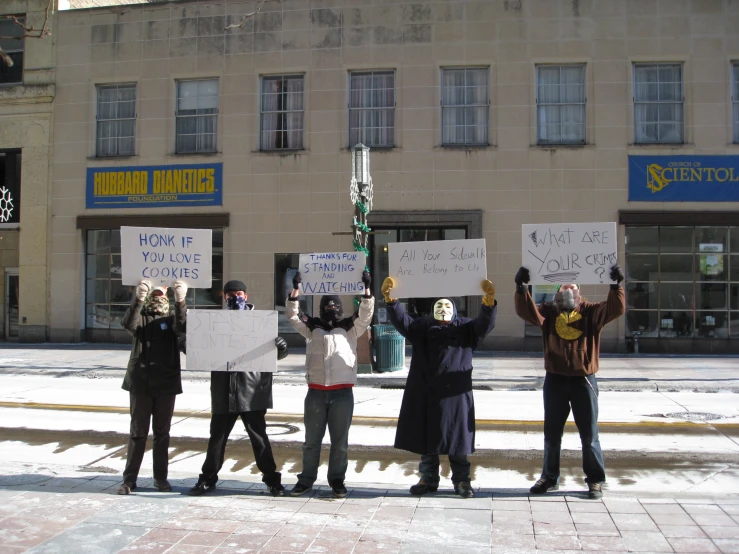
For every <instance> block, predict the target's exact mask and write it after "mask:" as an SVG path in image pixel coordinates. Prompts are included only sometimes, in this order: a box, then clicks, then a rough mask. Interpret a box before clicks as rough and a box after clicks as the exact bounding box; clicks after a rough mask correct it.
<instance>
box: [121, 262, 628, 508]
mask: <svg viewBox="0 0 739 554" xmlns="http://www.w3.org/2000/svg"><path fill="white" fill-rule="evenodd" d="M610 278H611V280H612V281H614V282H615V284H613V285H611V286H610V290H609V293H608V298H607V299H606V300H605V301H604V302H598V303H592V302H589V301H588V300H586V299H585V298H583V297H582V296H581V295H580V288H579V286H578V285H577V284H564V285H560V286H559V287H558V289H557V293H556V295H555V297H554V301H553V302H550V303H544V304H541V305H537V304H536V303H535V302H534V300H533V298H532V296H531V294H530V292H529V287H528V285H527V283H528V282H529V280H530V276H529V271H528V270H527V269H526V268H525V267H522V268H520V269H519V270H518V273H517V274H516V277H515V279H514V280H515V283H516V292H515V296H514V302H515V308H516V313H517V314H518V315H519V317H521V318H522V319H524V320H525V321H527V322H529V323H531V324H533V325H536V326H538V327H540V328H541V330H542V340H543V349H544V367H545V369H546V377H545V379H544V391H543V394H544V464H543V470H542V474H541V478H540V479H539V480H538V481H537V482H536V483H535V484H534V486H533V487H531V491H530V492H531V493H532V494H543V493H546V492H547V491H550V490H556V489H557V488H558V485H559V477H560V465H559V461H560V449H561V441H562V435H563V432H564V427H565V422H566V420H567V418H568V416H569V413H570V410H571V411H572V413H573V416H574V419H575V424H576V425H577V428H578V431H579V434H580V439H581V442H582V457H583V470H584V472H585V476H586V479H585V480H586V482H587V484H588V495H589V497H590V498H600V497H601V496H602V485H603V483H604V482H605V479H606V477H605V466H604V461H603V452H602V449H601V446H600V441H599V438H598V385H597V382H596V378H595V373H597V371H598V360H599V351H600V334H601V331H602V329H603V327H605V325H606V324H607V323H609V322H610V321H613V320H614V319H616V318H618V317H619V316H620V315H622V314H623V313H624V311H625V295H624V290H623V288H622V287H621V286H620V285H621V282H622V281H623V279H624V274H623V271H622V270H621V268H620V267H619V266H618V265H614V266H613V267H611V270H610ZM362 281H363V284H364V290H365V293H364V295H363V296H362V297H361V300H360V303H359V309H358V311H357V312H355V313H353V314H352V315H351V316H348V317H344V313H343V306H342V302H341V299H340V298H339V297H338V296H323V297H322V298H321V300H320V309H319V317H308V316H307V315H305V314H303V313H302V312H301V311H300V307H299V296H300V283H301V276H300V273H297V274H296V275H295V276H294V278H293V291H292V293H291V295H290V296H289V297H288V298H287V300H286V303H285V307H286V314H287V317H288V319H289V321H290V323H291V324H292V326H293V327H294V329H295V330H296V331H297V332H298V333H300V334H301V335H302V336H303V337H304V338H305V341H306V359H305V367H306V381H307V383H308V393H307V395H306V397H305V404H304V424H305V441H304V443H303V465H302V471H301V472H300V474H298V482H297V484H296V485H295V486H294V487H293V488H292V490H291V491H290V492H289V494H290V495H291V496H299V495H302V494H305V493H307V492H309V491H311V490H312V488H313V484H314V483H315V481H316V479H317V475H318V467H319V464H320V454H321V443H322V441H323V437H324V436H325V434H326V428H328V431H329V436H330V439H331V449H330V454H329V463H328V475H327V478H328V484H329V486H330V487H331V489H332V491H333V494H334V495H335V496H336V497H340V498H341V497H344V496H346V494H347V490H346V486H345V484H344V480H345V476H346V471H347V466H348V448H349V428H350V425H351V420H352V415H353V412H354V396H353V392H352V388H353V387H354V385H356V381H357V341H358V339H359V337H361V336H362V335H363V334H364V333H365V332H366V331H367V328H368V327H369V325H370V323H371V322H372V316H373V312H374V298H373V296H372V293H371V282H372V280H371V276H370V274H369V272H367V271H365V272H364V273H363V275H362ZM395 285H396V282H395V281H394V279H393V278H391V277H388V278H386V279H385V281H384V282H383V284H382V287H381V291H382V294H383V296H384V299H385V302H386V303H387V307H388V315H389V319H390V321H391V323H392V324H393V326H394V327H395V328H396V329H397V330H398V332H399V333H400V334H401V335H403V336H404V337H405V338H406V340H408V342H409V343H410V344H411V346H412V356H411V364H410V369H409V372H408V378H407V381H406V386H405V392H404V394H403V400H402V404H401V408H400V415H399V417H398V427H397V432H396V437H395V448H398V449H402V450H407V451H409V452H413V453H415V454H418V455H420V457H421V460H420V464H419V473H420V476H421V477H420V480H419V481H418V483H417V484H415V485H413V486H412V487H411V488H410V493H411V494H413V495H422V494H426V493H430V492H434V491H436V490H437V489H438V487H439V480H440V479H439V464H440V458H439V456H440V455H447V456H448V457H449V463H450V466H451V470H452V483H453V484H454V491H455V492H456V493H457V494H458V495H460V496H461V497H463V498H470V497H472V496H474V489H473V487H472V485H471V482H470V462H469V460H468V456H469V455H470V454H472V453H473V452H474V451H475V405H474V396H473V394H472V370H473V367H472V353H473V352H474V351H475V350H476V349H477V347H478V346H479V344H480V342H481V341H482V339H483V338H485V336H486V335H487V334H488V333H490V331H492V330H493V328H494V326H495V318H496V314H497V301H496V300H495V287H494V285H493V283H492V282H490V281H488V280H485V281H482V283H481V288H482V293H483V295H482V306H481V308H480V310H479V315H478V316H477V317H476V318H474V319H472V318H466V317H461V316H459V315H458V314H457V308H456V306H455V304H454V302H453V301H452V300H450V299H449V298H440V299H439V300H437V301H436V303H435V304H434V305H433V309H432V313H431V315H429V316H422V317H416V318H414V317H412V316H411V315H409V314H408V313H406V311H405V309H404V307H403V304H402V303H400V302H399V301H398V299H396V298H393V297H392V296H391V295H392V290H393V288H394V287H395ZM173 293H174V300H175V302H174V314H171V313H170V309H169V300H168V298H167V288H166V287H153V286H152V285H151V283H150V282H148V281H141V283H140V284H139V285H138V287H137V289H136V293H135V295H134V298H133V299H132V302H131V306H130V307H129V309H128V310H127V312H126V314H125V316H124V318H123V326H124V328H125V329H126V330H128V331H129V332H130V333H131V334H132V335H133V343H132V348H131V357H130V361H129V364H128V370H127V372H126V377H125V379H124V382H123V389H125V390H127V391H129V393H130V410H131V432H130V438H129V443H128V455H127V461H126V467H125V470H124V472H123V484H122V485H121V486H120V488H119V490H118V493H119V494H129V493H130V492H131V491H133V490H135V489H136V480H137V477H138V473H139V469H140V467H141V462H142V460H143V456H144V452H145V449H146V439H147V436H148V434H149V427H150V423H151V425H152V427H153V435H154V440H153V449H152V454H153V459H154V460H153V461H154V464H153V477H154V486H155V487H156V488H157V489H158V490H160V491H163V492H166V491H171V490H172V487H171V485H170V484H169V482H168V481H167V471H168V447H169V430H170V425H171V421H172V416H173V413H174V405H175V397H176V395H177V394H180V393H181V392H182V383H181V371H180V370H181V366H180V350H182V341H181V338H182V337H183V336H184V335H185V333H186V326H187V306H186V303H185V296H186V293H187V285H186V284H185V283H183V282H181V281H178V282H176V283H175V285H174V287H173ZM223 294H224V308H225V309H230V310H253V309H254V306H253V305H252V304H249V303H247V292H246V285H244V283H242V282H241V281H229V282H228V283H226V284H225V286H224V287H223ZM275 345H276V347H277V359H278V360H280V359H283V358H284V357H285V356H287V354H288V350H287V343H286V342H285V340H284V339H283V338H282V337H277V338H276V339H275ZM210 388H211V421H210V438H209V440H208V450H207V454H206V459H205V462H204V464H203V468H202V473H201V474H200V476H199V478H198V481H197V483H196V484H195V485H194V486H193V487H192V489H191V490H190V492H189V494H190V495H192V496H199V495H202V494H206V493H208V492H211V491H213V490H215V488H216V484H217V482H218V472H219V471H220V470H221V467H222V466H223V462H224V458H225V451H226V443H227V441H228V437H229V434H230V433H231V431H232V429H233V427H234V425H235V423H236V421H237V419H238V418H239V417H240V418H241V419H242V421H243V423H244V425H245V427H246V431H247V433H248V435H249V439H250V440H251V443H252V447H253V450H254V458H255V461H256V464H257V467H258V468H259V470H260V471H261V472H262V481H263V482H264V483H265V485H266V486H267V487H268V489H269V491H270V493H271V494H272V495H274V496H283V495H285V494H288V493H287V491H286V490H285V487H284V486H283V485H282V483H281V474H280V473H279V472H278V471H277V465H276V463H275V459H274V455H273V453H272V448H271V446H270V442H269V438H268V436H267V431H266V421H265V415H266V412H267V410H268V409H270V408H272V374H271V373H259V372H238V371H237V372H225V371H224V372H221V371H214V372H212V373H211V387H210Z"/></svg>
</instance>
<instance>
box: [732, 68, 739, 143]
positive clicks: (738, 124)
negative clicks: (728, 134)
mask: <svg viewBox="0 0 739 554" xmlns="http://www.w3.org/2000/svg"><path fill="white" fill-rule="evenodd" d="M731 88H732V90H731V104H732V112H733V116H732V121H733V127H734V142H737V143H739V62H734V63H733V64H731Z"/></svg>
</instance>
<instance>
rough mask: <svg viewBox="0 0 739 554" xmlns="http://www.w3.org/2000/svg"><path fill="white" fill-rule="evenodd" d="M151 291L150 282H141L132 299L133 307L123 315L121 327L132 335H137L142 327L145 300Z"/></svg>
mask: <svg viewBox="0 0 739 554" xmlns="http://www.w3.org/2000/svg"><path fill="white" fill-rule="evenodd" d="M150 290H151V282H150V281H146V280H142V281H140V282H139V284H138V285H137V287H136V291H135V292H134V295H133V298H132V299H131V305H130V306H129V307H128V309H127V310H126V313H125V314H123V319H121V326H122V327H123V328H124V329H125V330H126V331H128V332H129V333H131V334H132V335H135V334H136V332H137V331H138V329H139V327H140V326H141V308H143V306H144V300H146V295H147V294H149V291H150Z"/></svg>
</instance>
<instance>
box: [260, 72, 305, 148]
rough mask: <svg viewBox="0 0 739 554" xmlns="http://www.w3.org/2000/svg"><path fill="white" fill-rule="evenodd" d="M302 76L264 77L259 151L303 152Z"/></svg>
mask: <svg viewBox="0 0 739 554" xmlns="http://www.w3.org/2000/svg"><path fill="white" fill-rule="evenodd" d="M303 109H304V108H303V76H302V75H293V76H281V77H264V78H263V79H262V99H261V110H260V111H261V130H262V138H261V142H260V144H261V149H262V150H300V149H302V148H303V118H304V112H303Z"/></svg>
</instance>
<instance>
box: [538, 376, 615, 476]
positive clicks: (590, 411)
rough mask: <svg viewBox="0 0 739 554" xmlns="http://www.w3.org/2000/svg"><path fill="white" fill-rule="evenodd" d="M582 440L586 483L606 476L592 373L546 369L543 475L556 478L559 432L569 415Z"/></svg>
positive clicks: (596, 387) (595, 387) (595, 384)
mask: <svg viewBox="0 0 739 554" xmlns="http://www.w3.org/2000/svg"><path fill="white" fill-rule="evenodd" d="M570 407H572V415H573V417H574V418H575V425H577V430H578V432H579V433H580V442H581V443H582V468H583V471H584V472H585V476H586V479H585V480H586V481H587V482H588V483H603V482H604V481H605V480H606V470H605V464H604V462H603V450H602V449H601V447H600V439H599V438H598V383H597V382H596V379H595V375H589V376H587V377H568V376H566V375H557V374H556V373H549V372H547V375H546V377H545V379H544V469H543V471H542V477H545V478H547V479H550V480H552V481H558V480H559V457H560V451H561V449H562V434H563V433H564V428H565V422H566V421H567V417H568V416H569V415H570Z"/></svg>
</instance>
